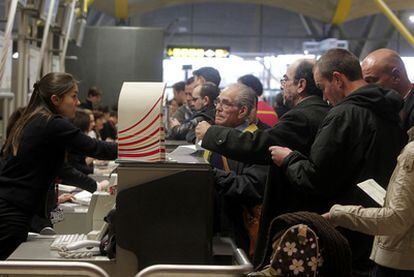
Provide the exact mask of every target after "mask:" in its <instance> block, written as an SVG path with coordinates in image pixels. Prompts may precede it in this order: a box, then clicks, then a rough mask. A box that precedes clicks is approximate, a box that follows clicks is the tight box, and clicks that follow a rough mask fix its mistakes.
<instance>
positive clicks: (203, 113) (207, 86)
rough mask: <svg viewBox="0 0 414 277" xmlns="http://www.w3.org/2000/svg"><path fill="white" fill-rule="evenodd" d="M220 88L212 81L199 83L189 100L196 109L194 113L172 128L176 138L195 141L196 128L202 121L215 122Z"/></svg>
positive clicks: (193, 108) (191, 106)
mask: <svg viewBox="0 0 414 277" xmlns="http://www.w3.org/2000/svg"><path fill="white" fill-rule="evenodd" d="M219 93H220V90H219V88H218V87H217V86H216V85H215V84H213V83H210V82H207V83H204V84H202V85H198V86H196V87H195V88H194V91H193V93H192V96H191V100H190V99H189V98H188V100H189V106H190V108H191V109H192V110H193V111H194V115H193V116H192V117H191V118H190V120H188V121H187V122H184V123H182V124H177V125H176V126H174V127H173V128H172V130H171V133H172V135H173V136H174V138H175V139H181V140H183V139H185V140H187V141H188V142H191V143H194V142H195V140H196V137H195V132H194V128H195V126H197V124H198V123H199V122H201V121H207V122H210V123H211V124H213V123H214V115H215V113H216V110H215V107H214V100H216V98H217V96H218V95H219Z"/></svg>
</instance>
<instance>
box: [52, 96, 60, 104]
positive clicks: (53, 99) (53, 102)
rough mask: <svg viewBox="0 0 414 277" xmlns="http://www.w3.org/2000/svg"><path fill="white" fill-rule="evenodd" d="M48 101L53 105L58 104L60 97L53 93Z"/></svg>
mask: <svg viewBox="0 0 414 277" xmlns="http://www.w3.org/2000/svg"><path fill="white" fill-rule="evenodd" d="M50 101H52V104H53V105H55V106H59V104H60V98H59V97H58V96H57V95H55V94H53V95H52V96H51V97H50Z"/></svg>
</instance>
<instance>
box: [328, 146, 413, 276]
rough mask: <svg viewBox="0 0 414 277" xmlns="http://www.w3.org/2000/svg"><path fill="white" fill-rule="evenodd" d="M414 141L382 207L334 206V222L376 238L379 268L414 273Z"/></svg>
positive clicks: (399, 162) (375, 258) (374, 250)
mask: <svg viewBox="0 0 414 277" xmlns="http://www.w3.org/2000/svg"><path fill="white" fill-rule="evenodd" d="M413 213H414V142H410V143H408V144H407V145H406V147H405V148H404V149H403V151H402V152H401V154H400V155H399V156H398V159H397V166H396V167H395V169H394V172H393V174H392V176H391V179H390V181H389V184H388V189H387V193H386V197H385V202H384V207H382V208H363V207H361V206H341V205H334V206H333V207H332V208H331V210H330V217H331V222H332V223H333V224H335V225H339V226H342V227H345V228H349V229H351V230H355V231H359V232H363V233H366V234H371V235H376V237H375V240H374V244H373V248H372V252H371V257H370V258H371V259H372V260H373V261H374V262H376V263H377V264H379V265H382V266H386V267H390V268H394V269H400V270H414V263H413V261H414V217H413Z"/></svg>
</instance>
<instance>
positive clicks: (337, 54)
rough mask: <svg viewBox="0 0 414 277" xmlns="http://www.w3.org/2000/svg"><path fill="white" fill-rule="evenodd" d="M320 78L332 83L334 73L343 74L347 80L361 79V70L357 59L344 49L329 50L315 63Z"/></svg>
mask: <svg viewBox="0 0 414 277" xmlns="http://www.w3.org/2000/svg"><path fill="white" fill-rule="evenodd" d="M316 66H317V67H318V69H319V73H320V74H321V76H322V77H324V78H326V79H328V80H329V81H332V74H333V72H334V71H337V72H339V73H342V74H344V75H345V76H346V77H347V78H348V80H350V81H356V80H360V79H362V69H361V65H360V64H359V60H358V58H357V57H356V56H355V55H354V54H352V53H351V52H349V51H348V50H345V49H340V48H336V49H331V50H329V51H328V52H326V53H325V54H323V55H322V56H321V57H320V58H319V60H318V61H317V62H316Z"/></svg>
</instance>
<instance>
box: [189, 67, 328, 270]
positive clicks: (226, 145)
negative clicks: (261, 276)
mask: <svg viewBox="0 0 414 277" xmlns="http://www.w3.org/2000/svg"><path fill="white" fill-rule="evenodd" d="M313 66H314V61H312V60H298V61H296V62H294V63H293V64H292V65H290V66H289V67H288V69H287V72H286V78H285V79H284V81H283V82H282V89H283V90H284V97H285V99H286V101H287V102H289V103H290V105H291V106H292V107H293V108H292V109H291V110H290V111H288V112H287V113H286V114H285V115H284V116H283V117H281V118H280V119H279V122H278V123H277V124H276V125H275V126H274V127H273V128H270V129H267V130H258V131H256V132H255V133H254V134H252V133H249V132H240V131H238V130H235V129H233V128H227V127H223V126H210V125H209V124H208V123H206V122H201V123H200V124H199V125H198V126H197V128H196V133H197V137H198V138H199V139H202V140H203V143H202V146H203V147H204V148H205V149H209V150H211V151H214V152H217V153H220V154H222V155H225V156H226V157H228V158H230V159H234V160H237V161H242V162H245V163H256V164H263V165H272V166H271V167H270V171H269V173H268V179H267V183H266V187H265V194H264V201H263V209H262V213H263V215H262V218H261V222H260V229H259V236H258V243H257V247H256V253H255V258H254V263H255V264H256V265H257V264H258V263H259V262H261V257H262V255H263V251H264V248H265V244H266V238H267V230H268V227H269V224H270V221H271V220H272V219H273V218H274V217H275V216H277V215H280V214H282V213H286V212H289V211H298V210H303V207H306V206H307V205H306V203H307V201H309V200H307V196H306V195H302V196H301V195H296V193H295V192H294V191H293V190H291V189H290V187H288V186H286V185H284V184H286V180H285V177H284V174H282V172H280V171H279V169H278V168H277V167H276V166H274V164H273V161H272V157H271V155H269V151H268V149H269V147H270V146H272V145H275V144H278V145H285V146H289V147H293V148H294V149H298V150H299V151H300V152H301V153H306V154H309V150H310V147H311V145H312V143H313V140H314V138H315V135H316V132H317V130H318V128H319V125H320V124H321V122H322V120H323V118H324V117H325V115H326V114H327V112H328V110H329V107H328V105H327V104H326V102H324V101H323V100H322V97H321V96H322V92H321V91H320V90H319V89H318V88H317V87H316V85H315V81H314V79H313Z"/></svg>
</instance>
